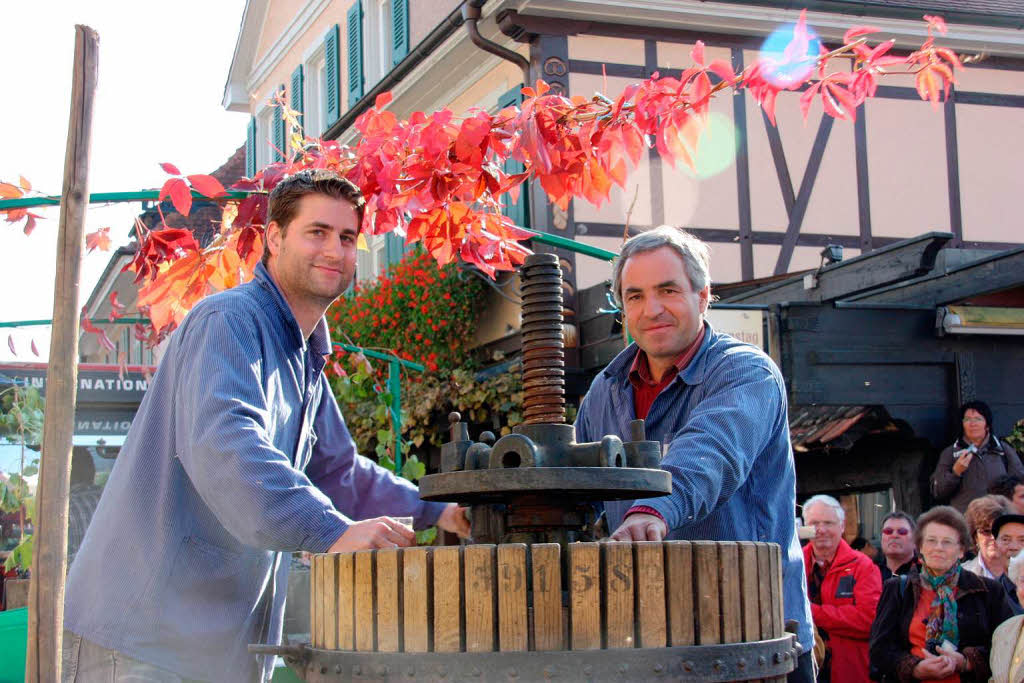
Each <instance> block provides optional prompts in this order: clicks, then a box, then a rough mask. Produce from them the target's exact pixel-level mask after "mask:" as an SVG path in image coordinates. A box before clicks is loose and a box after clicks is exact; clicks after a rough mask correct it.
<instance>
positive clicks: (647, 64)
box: [625, 40, 665, 225]
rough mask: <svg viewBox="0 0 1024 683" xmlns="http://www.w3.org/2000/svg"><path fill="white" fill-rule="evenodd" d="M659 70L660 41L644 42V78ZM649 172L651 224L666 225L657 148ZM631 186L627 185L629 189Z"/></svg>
mask: <svg viewBox="0 0 1024 683" xmlns="http://www.w3.org/2000/svg"><path fill="white" fill-rule="evenodd" d="M657 70H658V41H656V40H645V41H644V77H645V78H646V77H648V76H650V75H651V74H653V73H654V72H655V71H657ZM648 160H649V163H648V166H647V168H648V171H649V177H650V187H651V223H652V224H654V225H663V224H664V223H665V179H664V177H663V175H662V172H661V171H662V163H663V162H662V159H661V155H660V154H658V150H657V149H656V148H651V149H650V150H648ZM628 187H629V186H628V185H627V188H628ZM625 197H626V202H627V206H628V205H629V203H632V201H633V197H632V195H631V194H630V192H628V191H627V192H626V193H625Z"/></svg>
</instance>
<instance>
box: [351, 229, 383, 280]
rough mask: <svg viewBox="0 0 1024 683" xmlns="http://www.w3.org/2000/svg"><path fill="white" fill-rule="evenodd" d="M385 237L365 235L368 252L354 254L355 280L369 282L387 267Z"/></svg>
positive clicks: (360, 251)
mask: <svg viewBox="0 0 1024 683" xmlns="http://www.w3.org/2000/svg"><path fill="white" fill-rule="evenodd" d="M386 237H387V236H386V235H367V236H366V246H367V248H368V251H363V250H359V251H358V252H356V279H357V280H358V281H359V282H370V281H372V280H376V279H377V277H378V276H379V275H380V274H381V273H383V272H384V270H385V269H386V268H387V267H388V259H387V240H386Z"/></svg>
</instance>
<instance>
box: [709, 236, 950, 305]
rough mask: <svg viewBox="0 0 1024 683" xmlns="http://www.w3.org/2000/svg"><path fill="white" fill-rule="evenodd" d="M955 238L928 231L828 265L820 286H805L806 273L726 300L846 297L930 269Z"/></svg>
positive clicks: (820, 273)
mask: <svg viewBox="0 0 1024 683" xmlns="http://www.w3.org/2000/svg"><path fill="white" fill-rule="evenodd" d="M951 238H952V235H950V234H949V233H935V232H933V233H928V234H927V235H922V236H921V237H915V238H913V239H909V240H901V241H900V242H897V243H895V244H891V245H889V246H887V247H882V248H880V249H876V250H875V251H873V252H871V253H870V254H862V255H861V256H857V257H854V258H852V259H850V260H848V261H842V262H840V263H836V264H833V265H830V266H825V267H824V268H822V269H821V270H820V271H818V273H817V280H818V282H817V286H816V287H814V288H812V289H806V285H805V282H804V278H803V276H800V275H798V276H795V277H792V278H788V279H786V280H782V281H781V282H776V283H773V284H770V285H765V286H764V287H760V288H758V289H755V290H753V291H748V292H744V293H742V294H739V295H737V296H735V297H731V298H728V299H725V302H726V303H751V304H777V303H786V302H789V303H792V302H797V301H806V302H825V301H835V300H837V299H847V298H849V297H850V296H851V295H853V294H856V293H858V292H863V291H866V290H870V289H873V288H876V287H879V286H882V285H885V284H888V283H890V282H896V281H899V280H906V279H908V278H912V277H915V276H918V275H921V274H923V273H927V272H929V271H930V270H931V269H932V267H933V266H934V265H935V256H936V254H937V253H938V252H939V250H940V249H941V248H942V247H943V246H945V245H946V243H947V242H949V240H950V239H951Z"/></svg>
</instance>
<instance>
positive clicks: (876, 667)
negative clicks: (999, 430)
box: [870, 505, 1013, 683]
mask: <svg viewBox="0 0 1024 683" xmlns="http://www.w3.org/2000/svg"><path fill="white" fill-rule="evenodd" d="M914 540H915V544H916V546H917V550H918V554H919V555H920V557H921V568H920V570H918V569H916V568H915V569H912V570H911V572H910V574H908V575H906V576H894V577H893V578H891V579H889V580H888V581H886V582H885V586H884V587H883V588H882V597H881V598H880V599H879V602H878V612H877V614H876V616H875V621H874V623H873V624H872V626H871V643H870V658H871V672H872V678H874V679H875V680H883V681H915V680H917V681H939V682H941V683H969V682H972V681H987V680H988V678H989V675H990V671H989V661H988V660H989V645H990V643H991V642H992V633H993V631H995V629H996V627H997V626H999V624H1001V623H1002V622H1003V621H1005V620H1006V619H1008V618H1009V617H1010V616H1012V614H1013V612H1012V610H1011V609H1010V603H1009V601H1008V599H1007V597H1006V593H1005V591H1003V588H1002V586H1000V585H999V584H998V583H996V582H995V581H993V580H992V579H989V578H985V577H981V576H978V575H977V574H973V573H971V572H969V571H965V570H964V569H963V568H962V567H961V566H960V564H959V561H960V558H961V556H963V553H964V550H966V548H967V545H968V543H970V535H969V532H968V530H967V523H966V522H965V521H964V518H963V515H961V514H960V513H959V512H958V511H957V510H955V509H954V508H952V507H949V506H947V505H942V506H939V507H936V508H932V509H931V510H929V511H928V512H926V513H924V514H923V515H921V516H920V517H918V519H917V531H916V532H915V534H914Z"/></svg>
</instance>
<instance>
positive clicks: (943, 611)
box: [803, 401, 1024, 683]
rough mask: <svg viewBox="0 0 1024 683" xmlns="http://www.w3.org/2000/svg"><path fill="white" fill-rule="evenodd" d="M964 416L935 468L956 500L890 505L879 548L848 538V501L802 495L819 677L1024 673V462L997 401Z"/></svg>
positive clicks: (840, 681)
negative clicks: (1003, 429) (872, 550)
mask: <svg viewBox="0 0 1024 683" xmlns="http://www.w3.org/2000/svg"><path fill="white" fill-rule="evenodd" d="M961 421H962V426H963V429H962V432H961V435H960V437H959V438H958V439H957V440H956V442H954V444H953V445H952V446H950V447H949V448H947V449H946V450H945V451H943V452H942V454H941V455H940V457H939V462H938V465H937V466H936V469H935V472H934V473H933V474H932V477H931V487H932V493H933V495H934V496H935V498H936V499H937V500H939V501H941V502H947V501H948V504H943V505H937V506H935V507H932V508H931V509H929V510H927V511H926V512H925V513H923V514H922V515H920V516H919V517H918V518H917V519H916V520H915V519H914V518H913V517H912V516H910V515H908V514H907V513H905V512H902V511H895V512H891V513H889V514H888V515H886V516H885V517H884V518H883V519H882V524H881V542H880V546H881V552H879V553H878V554H877V556H876V557H875V558H874V559H872V558H871V557H869V556H868V555H867V554H865V553H864V552H862V551H861V550H855V549H854V548H853V547H851V545H850V544H849V543H847V542H846V541H845V540H844V538H843V532H844V530H845V521H846V519H845V518H846V511H845V509H844V508H843V506H842V505H841V504H840V503H839V501H837V500H836V499H835V498H833V497H831V496H827V495H817V496H813V497H812V498H810V499H808V500H807V501H806V502H804V504H803V520H804V524H805V525H807V526H808V527H813V529H814V534H813V536H812V537H811V539H810V542H809V543H808V544H807V545H806V546H805V548H804V569H805V572H806V578H807V593H808V598H809V600H810V602H811V614H812V617H813V621H814V627H815V660H816V662H817V665H818V666H817V668H818V676H817V680H818V681H830V682H832V683H845V682H846V681H851V682H852V681H866V680H868V679H872V680H879V681H900V682H904V681H939V682H941V683H960V682H963V683H967V682H968V681H989V680H991V681H996V682H1003V681H1010V682H1013V681H1022V680H1024V638H1021V637H1020V636H1021V631H1022V628H1021V627H1022V624H1024V618H1022V617H1024V608H1022V606H1021V605H1022V602H1021V596H1024V571H1022V570H1024V553H1021V550H1022V549H1024V510H1022V507H1021V503H1024V467H1022V466H1021V461H1020V458H1019V457H1018V455H1017V453H1016V452H1015V451H1014V449H1013V448H1011V447H1010V446H1009V445H1008V444H1005V443H1004V442H1002V441H1000V440H999V439H998V438H997V437H996V436H995V435H993V434H992V433H991V428H990V425H991V421H992V413H991V411H990V410H989V408H988V406H987V405H985V404H984V403H982V402H979V401H974V402H970V403H967V404H965V405H964V406H963V407H962V408H961ZM860 540H861V541H862V544H860V545H862V547H863V548H865V549H866V548H868V547H869V545H870V544H867V545H863V539H860Z"/></svg>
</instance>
